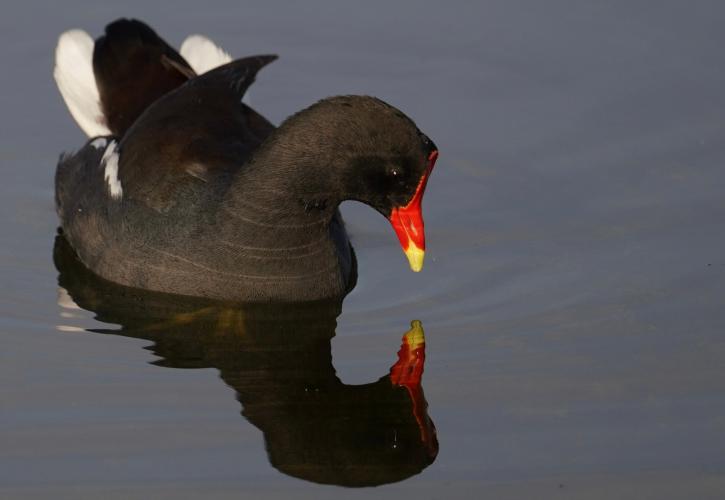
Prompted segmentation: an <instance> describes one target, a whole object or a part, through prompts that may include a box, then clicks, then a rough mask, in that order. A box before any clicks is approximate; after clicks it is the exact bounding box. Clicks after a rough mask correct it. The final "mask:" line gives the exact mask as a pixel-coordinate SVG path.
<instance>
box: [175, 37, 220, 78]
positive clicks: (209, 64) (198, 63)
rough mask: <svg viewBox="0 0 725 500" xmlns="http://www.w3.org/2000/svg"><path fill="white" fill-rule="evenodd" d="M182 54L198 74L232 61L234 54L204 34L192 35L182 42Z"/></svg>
mask: <svg viewBox="0 0 725 500" xmlns="http://www.w3.org/2000/svg"><path fill="white" fill-rule="evenodd" d="M180 52H181V56H182V57H183V58H184V59H186V62H188V63H189V65H190V66H191V67H192V68H193V69H194V71H196V74H197V75H201V74H202V73H206V72H207V71H209V70H211V69H214V68H216V67H219V66H221V65H222V64H226V63H228V62H231V60H232V56H230V55H229V54H227V53H226V52H225V51H224V50H223V49H222V48H221V47H219V46H217V45H216V44H215V43H214V42H212V41H211V40H209V39H208V38H207V37H205V36H203V35H191V36H189V37H187V38H186V40H184V43H182V44H181V51H180Z"/></svg>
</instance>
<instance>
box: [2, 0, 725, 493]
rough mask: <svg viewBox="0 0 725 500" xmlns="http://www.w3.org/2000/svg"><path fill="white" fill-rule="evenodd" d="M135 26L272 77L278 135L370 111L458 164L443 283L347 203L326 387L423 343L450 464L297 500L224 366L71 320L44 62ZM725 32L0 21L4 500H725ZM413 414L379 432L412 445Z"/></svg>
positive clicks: (191, 20) (9, 17)
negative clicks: (236, 59)
mask: <svg viewBox="0 0 725 500" xmlns="http://www.w3.org/2000/svg"><path fill="white" fill-rule="evenodd" d="M51 11H52V12H53V14H52V15H50V14H49V13H50V12H51ZM122 15H126V16H136V17H139V18H141V19H144V20H146V21H147V22H149V23H151V24H152V25H153V26H154V27H155V28H156V29H157V30H158V31H159V32H160V33H161V34H162V35H164V36H165V37H167V39H168V40H169V41H170V42H172V43H173V44H178V43H180V42H181V40H182V39H183V38H184V37H185V36H186V35H187V34H189V33H192V32H201V33H205V34H208V35H209V36H211V37H212V38H213V39H215V40H217V41H218V42H219V43H221V45H222V46H224V47H225V48H227V49H228V50H229V51H230V52H232V53H233V54H235V55H239V56H241V55H248V54H254V53H270V52H272V53H278V54H280V56H281V58H280V60H279V61H277V62H275V63H274V64H272V65H271V66H270V67H269V68H265V69H264V70H263V71H262V72H261V74H260V76H259V79H258V81H257V83H255V85H254V86H253V87H252V103H253V105H254V106H255V107H256V108H257V109H258V110H259V111H260V112H262V113H263V114H265V115H266V116H267V117H269V118H270V119H271V120H272V121H274V122H275V123H279V122H280V121H281V120H282V119H284V118H285V117H286V116H288V115H289V114H291V113H292V112H294V111H297V110H299V109H301V108H304V107H306V106H308V105H309V104H311V103H313V102H314V101H315V100H317V99H320V98H322V97H325V96H328V95H333V94H345V93H364V94H371V95H376V96H378V97H380V98H382V99H384V100H386V101H388V102H390V103H392V104H394V105H396V106H397V107H399V108H400V109H402V110H404V111H405V112H406V113H408V114H409V115H410V116H411V117H412V118H414V119H415V120H416V122H417V123H418V125H419V126H420V128H421V129H422V130H423V131H425V132H426V133H427V134H428V135H430V136H431V138H433V139H434V141H435V142H436V144H437V145H438V146H439V148H440V151H441V157H440V159H439V161H438V164H437V166H436V169H435V171H434V173H433V176H432V178H431V181H430V183H429V184H428V191H427V194H426V198H425V203H424V212H425V218H426V231H427V234H428V242H427V243H428V252H427V253H428V255H427V262H426V266H425V269H424V270H423V272H421V273H419V274H413V273H411V272H410V271H409V270H408V268H407V264H406V262H405V258H404V256H403V255H402V253H401V252H400V249H399V248H398V245H397V242H396V239H395V236H394V234H393V232H392V230H391V229H390V227H389V225H388V223H387V222H386V221H385V220H384V219H383V218H381V217H380V216H379V215H377V214H376V213H374V212H373V211H372V210H369V209H368V208H367V207H364V206H361V205H358V204H354V203H346V204H344V205H343V207H342V208H343V213H344V215H345V217H346V220H347V222H348V226H349V230H350V233H351V234H352V237H353V243H354V245H355V249H356V253H357V256H358V261H359V269H360V278H359V284H358V287H357V288H356V289H355V290H354V292H353V293H352V294H351V295H350V296H349V297H348V298H347V299H346V300H345V301H344V303H343V304H342V308H341V314H340V316H339V317H338V318H336V321H335V323H336V325H335V326H334V333H335V336H334V337H333V338H332V339H331V340H330V339H328V340H327V341H328V342H330V346H331V347H330V349H331V350H330V351H329V355H330V356H331V358H330V360H329V364H330V366H329V367H328V366H327V365H325V366H326V368H325V369H326V370H328V371H327V375H328V376H329V375H330V373H332V376H334V377H335V378H337V379H338V380H339V385H338V386H336V387H338V389H339V390H340V393H339V394H340V397H341V398H347V397H349V396H347V395H345V393H346V391H348V390H353V391H354V390H355V389H354V387H356V386H360V387H373V386H375V387H379V388H380V387H382V385H377V386H376V385H375V384H380V380H384V378H385V377H388V376H389V373H390V368H391V366H393V365H394V364H395V363H396V360H397V359H398V356H397V351H398V349H399V347H400V343H401V336H402V335H403V334H404V333H405V332H406V331H408V330H409V328H410V323H411V321H413V320H420V321H421V322H422V325H423V328H424V329H425V338H426V351H425V353H426V362H425V373H424V375H423V381H422V387H423V388H424V389H425V400H427V403H428V405H429V406H428V409H427V416H428V417H429V418H430V419H431V421H432V422H434V423H435V427H436V429H437V442H438V447H437V455H436V456H435V457H434V458H435V459H434V461H432V463H429V464H426V465H424V466H421V467H418V470H416V471H415V473H413V474H407V475H406V478H400V477H399V478H397V479H396V480H398V479H399V480H398V482H393V483H390V484H387V485H382V486H379V487H377V488H375V489H374V490H371V489H370V488H361V489H348V490H346V491H341V490H340V487H338V486H330V485H320V484H318V483H316V482H313V481H310V480H309V478H308V479H307V480H305V479H299V478H298V477H293V476H294V475H290V474H289V471H287V472H285V471H281V470H280V468H279V463H278V462H276V461H275V459H274V450H273V449H271V448H270V446H269V442H268V441H266V440H267V439H268V436H267V435H265V425H266V424H259V420H258V419H257V420H256V423H255V420H254V418H252V419H249V417H248V415H241V414H240V413H241V412H243V411H247V413H248V414H249V413H250V412H251V413H253V411H252V409H249V410H247V408H246V406H245V402H246V403H247V404H248V405H250V407H253V406H254V402H255V401H259V400H255V399H254V398H252V399H251V401H252V403H251V404H250V403H249V402H250V399H249V397H247V396H245V397H240V388H239V386H238V384H236V385H235V383H234V382H233V381H232V378H233V377H229V376H227V375H228V372H225V370H226V369H227V368H228V366H227V365H224V366H222V364H220V363H219V362H216V361H215V362H208V363H198V365H193V363H192V364H191V365H192V366H193V368H194V369H192V366H186V365H184V366H182V365H183V363H180V362H168V360H169V359H170V358H173V359H178V358H177V357H174V356H172V355H170V354H169V352H168V350H167V351H163V349H159V347H158V345H157V342H156V341H155V340H154V339H152V338H151V336H149V335H146V336H144V335H136V336H135V338H131V337H128V336H125V335H124V334H125V333H128V330H129V328H128V325H126V326H125V327H124V326H121V325H123V321H121V319H120V318H119V317H118V316H116V317H115V318H114V317H112V316H109V315H107V316H105V317H104V316H103V315H102V314H101V315H99V319H95V316H96V314H98V311H95V310H93V308H92V307H90V306H89V309H91V311H88V310H84V309H68V308H66V307H62V305H59V293H60V298H61V300H60V302H61V303H62V304H66V305H68V304H69V302H67V301H66V300H65V299H66V297H65V295H63V292H62V291H59V285H58V278H59V272H58V270H57V269H56V267H55V266H54V263H53V246H54V241H55V232H56V226H57V219H56V216H55V213H54V209H53V184H52V183H53V172H54V169H55V163H56V160H57V157H58V154H59V153H60V152H61V151H64V150H70V149H74V148H77V147H79V146H80V145H81V143H82V141H83V135H82V133H81V132H80V130H79V129H77V127H76V126H75V124H74V123H73V121H72V119H71V118H70V116H69V114H68V112H67V111H66V109H65V107H64V105H63V103H62V101H61V99H60V97H59V95H58V93H57V90H56V89H55V85H54V83H53V81H52V77H51V69H52V52H53V47H54V44H55V40H56V37H57V36H58V34H59V33H60V32H62V31H63V30H66V29H69V28H72V27H80V28H84V29H86V30H88V31H89V32H91V33H93V34H94V35H96V34H98V33H99V32H100V30H101V29H102V26H103V25H104V24H105V23H107V22H108V21H110V20H112V19H114V18H116V17H118V16H122ZM723 22H725V7H723V6H721V5H720V3H717V2H700V3H698V4H697V8H696V9H695V8H694V6H688V5H686V4H685V3H684V2H674V1H665V2H657V3H656V4H654V3H651V2H650V3H648V2H610V3H607V4H603V3H601V2H588V1H587V2H569V1H563V0H556V1H552V2H535V1H533V0H529V1H520V2H508V1H505V2H504V1H491V2H486V3H479V4H476V5H472V4H468V3H463V2H461V3H459V4H457V5H448V6H445V7H444V6H442V5H436V4H432V3H431V4H427V3H420V2H415V3H413V2H401V3H395V4H394V5H389V4H387V3H383V2H373V3H370V2H367V3H365V4H360V5H356V6H352V5H342V4H339V3H337V2H321V1H317V2H312V3H309V2H308V3H304V4H300V5H299V6H290V5H283V4H274V5H272V4H268V3H262V2H255V3H247V2H245V4H244V5H242V4H240V3H238V2H219V3H217V4H215V5H214V6H211V5H203V6H200V5H199V4H198V3H196V4H195V3H191V2H176V3H174V4H173V6H171V4H167V5H162V4H150V3H148V2H137V1H131V2H124V3H123V5H121V4H115V5H108V6H104V5H93V6H89V5H88V4H86V3H83V2H77V1H70V2H66V3H65V4H64V7H63V10H62V11H60V12H57V6H55V4H53V5H52V6H51V5H50V4H48V5H45V4H44V3H40V2H37V3H36V2H11V3H9V4H7V5H6V6H5V9H4V15H3V16H2V19H1V20H0V57H1V60H2V62H3V63H4V67H5V71H4V76H3V78H2V79H1V80H0V90H2V92H0V109H1V110H2V111H3V116H2V119H0V169H1V171H0V174H1V175H2V179H3V181H2V183H0V230H1V231H2V234H3V237H2V239H1V241H2V243H0V276H2V284H3V286H4V291H3V292H2V293H0V345H1V346H2V347H1V348H0V497H3V498H5V497H7V498H21V497H22V498H46V497H49V496H51V495H52V496H54V497H60V498H98V497H99V496H103V497H109V498H130V497H135V498H149V497H152V496H153V497H158V498H164V497H166V498H199V497H200V496H202V495H203V496H204V497H205V498H231V497H239V496H240V495H245V496H249V497H254V498H290V497H295V498H339V496H340V495H341V494H343V493H344V494H345V495H346V496H351V497H354V496H357V497H361V498H362V497H369V496H371V495H375V496H376V497H377V498H398V499H399V498H441V497H446V498H522V497H536V498H646V497H651V498H685V497H690V498H721V497H722V495H723V493H724V492H725V440H724V439H723V436H724V435H725V394H724V392H723V380H725V364H724V363H722V359H723V358H724V357H725V340H724V339H725V337H723V331H724V327H725V309H724V308H723V305H724V300H725V299H724V297H725V258H724V257H723V255H725V229H724V226H723V221H724V220H725V197H723V192H724V191H725V168H724V167H723V165H725V146H724V144H725V141H723V138H724V136H725V111H724V110H725V92H724V91H723V89H725V64H723V57H722V47H723V46H724V45H725V32H723V30H722V26H723ZM71 274H72V273H71ZM334 316H335V314H333V315H332V317H333V318H334ZM104 318H105V320H106V321H102V320H104ZM113 319H116V320H117V321H115V322H114V321H112V320H113ZM328 319H329V318H328ZM326 324H327V325H328V326H327V327H325V328H326V329H325V331H326V332H327V333H330V329H329V324H328V323H326ZM124 328H125V330H124ZM99 330H101V331H103V332H106V333H109V332H110V333H119V335H115V334H112V335H108V334H103V333H98V331H99ZM187 345H188V344H187ZM192 345H193V344H192ZM205 345H206V344H205ZM154 346H155V347H154ZM197 348H198V345H197ZM224 351H225V350H224V349H222V352H224ZM244 352H246V353H248V352H250V351H249V350H246V351H244ZM315 352H319V351H315ZM182 359H185V360H187V361H188V360H189V359H192V360H194V359H196V360H197V361H198V359H207V358H204V356H201V357H200V355H199V353H198V352H196V351H195V352H193V353H191V354H188V353H183V352H182ZM164 360H166V361H167V362H164ZM207 360H208V359H207ZM217 361H218V360H217ZM234 362H236V361H234ZM267 366H274V365H267ZM316 366H319V363H318V365H316ZM182 367H183V368H184V369H181V368H182ZM329 370H334V372H330V371H329ZM281 371H282V370H281V369H280V372H281ZM271 372H272V373H276V370H271ZM245 380H246V383H248V382H249V380H250V379H245ZM265 380H266V381H265V382H261V383H260V387H261V388H262V389H263V390H262V395H261V396H260V397H262V396H264V395H265V394H267V395H269V394H271V392H270V389H269V387H270V386H269V385H266V386H265V385H264V384H265V383H267V384H268V382H269V379H265ZM282 380H283V381H284V380H285V379H284V378H282ZM326 380H327V381H328V382H329V381H330V380H333V379H330V378H328V379H326ZM345 388H351V389H345ZM389 389H390V388H389V386H386V387H385V390H386V391H388V390H389ZM336 390H337V389H336ZM371 390H372V389H371ZM241 392H243V391H241ZM394 394H395V397H401V398H402V399H399V400H395V401H392V402H391V401H390V400H388V403H389V404H390V405H392V406H388V408H397V410H395V412H393V411H392V410H391V411H390V412H387V413H386V412H383V417H384V418H383V417H381V418H382V419H383V420H384V421H390V418H388V417H390V415H393V414H395V415H398V416H400V415H405V416H403V417H400V418H401V419H403V420H405V422H407V424H410V425H408V427H406V428H408V429H409V430H410V433H409V434H410V435H415V432H417V431H419V430H420V426H418V421H417V420H416V419H415V418H413V420H411V419H410V418H412V417H411V415H413V417H414V416H415V415H414V414H412V413H410V411H409V410H407V409H406V410H405V412H403V413H399V412H398V410H400V408H401V406H403V407H405V408H410V404H409V403H410V401H411V400H410V399H407V400H406V399H405V398H406V397H409V394H408V393H407V392H406V391H405V390H403V391H402V392H400V391H398V392H394ZM406 394H407V395H406ZM238 397H240V399H241V402H240V401H237V398H238ZM376 397H377V396H376ZM386 397H387V396H386ZM245 398H246V399H245ZM340 401H341V400H336V404H338V405H342V406H341V407H349V401H347V400H346V401H347V402H343V403H344V404H343V403H340ZM406 401H407V402H406ZM380 404H382V403H381V400H379V399H378V400H376V401H373V402H372V403H371V405H370V406H369V407H368V409H370V408H372V407H374V406H376V405H380ZM406 405H407V406H406ZM391 412H392V413H391ZM396 412H398V413H396ZM406 412H407V413H406ZM334 413H335V412H332V413H331V414H334ZM245 417H246V418H245ZM306 418H308V417H304V418H300V419H299V421H298V422H295V424H296V425H301V426H303V425H304V424H305V422H306V420H305V419H306ZM391 418H392V417H391ZM395 418H397V417H395ZM386 419H387V420H386ZM406 419H407V420H406ZM401 421H402V420H401ZM399 422H400V421H399ZM395 425H399V423H398V424H395ZM400 425H402V424H400ZM410 426H412V427H410ZM403 427H405V425H404V426H403ZM283 428H286V429H295V427H294V425H293V424H286V425H285V426H283ZM366 428H367V429H369V427H366ZM411 429H412V430H411ZM414 431H415V432H414ZM290 432H292V431H290ZM306 432H308V433H309V432H311V431H310V430H309V429H307V431H306ZM293 434H294V433H293ZM296 435H297V436H300V435H301V434H300V432H299V431H298V432H297V434H296ZM320 440H321V441H324V440H323V439H320ZM347 459H350V457H348V458H347ZM347 459H343V458H340V460H341V461H344V460H347ZM429 462H430V461H429ZM421 463H422V462H421ZM275 465H277V466H275ZM338 476H339V474H338Z"/></svg>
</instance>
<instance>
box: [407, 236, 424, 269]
mask: <svg viewBox="0 0 725 500" xmlns="http://www.w3.org/2000/svg"><path fill="white" fill-rule="evenodd" d="M405 256H406V257H408V263H409V264H410V268H411V269H412V270H413V272H416V273H417V272H420V270H421V269H423V259H424V258H425V250H422V249H420V248H418V247H417V246H415V244H414V243H413V242H411V243H410V246H409V247H408V249H407V250H406V251H405Z"/></svg>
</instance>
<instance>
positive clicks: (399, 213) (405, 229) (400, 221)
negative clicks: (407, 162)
mask: <svg viewBox="0 0 725 500" xmlns="http://www.w3.org/2000/svg"><path fill="white" fill-rule="evenodd" d="M437 159H438V151H437V150H434V151H432V152H431V153H430V155H429V156H428V167H427V168H426V170H425V172H424V173H423V177H421V179H420V182H419V183H418V187H417V188H416V189H415V194H413V198H411V200H410V201H409V202H408V204H407V205H405V206H404V207H398V208H393V211H392V212H391V213H390V217H389V220H390V223H391V224H392V225H393V229H394V230H395V234H397V235H398V239H399V240H400V246H401V247H403V252H405V255H406V257H408V262H409V263H410V268H411V269H412V270H413V271H415V272H418V271H420V270H421V269H423V258H424V257H425V231H424V224H423V213H422V212H421V206H420V204H421V202H422V201H423V193H424V192H425V186H426V184H428V177H430V173H431V171H432V170H433V165H435V162H436V160H437Z"/></svg>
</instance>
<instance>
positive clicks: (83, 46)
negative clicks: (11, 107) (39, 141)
mask: <svg viewBox="0 0 725 500" xmlns="http://www.w3.org/2000/svg"><path fill="white" fill-rule="evenodd" d="M53 76H54V77H55V82H56V83H57V84H58V89H59V90H60V94H61V95H62V96H63V100H64V101H65V104H66V106H68V110H69V111H70V114H71V115H72V116H73V118H74V119H75V121H76V122H77V123H78V126H80V128H81V129H82V130H83V132H85V133H86V134H87V135H88V136H89V137H94V136H97V135H110V134H111V131H110V130H108V127H107V126H106V120H105V118H104V116H103V112H102V111H101V99H100V96H99V95H98V87H97V86H96V78H95V76H94V75H93V39H92V38H91V37H90V35H89V34H88V33H86V32H85V31H83V30H70V31H66V32H65V33H63V34H62V35H61V36H60V38H59V39H58V45H57V47H56V48H55V70H54V71H53Z"/></svg>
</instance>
